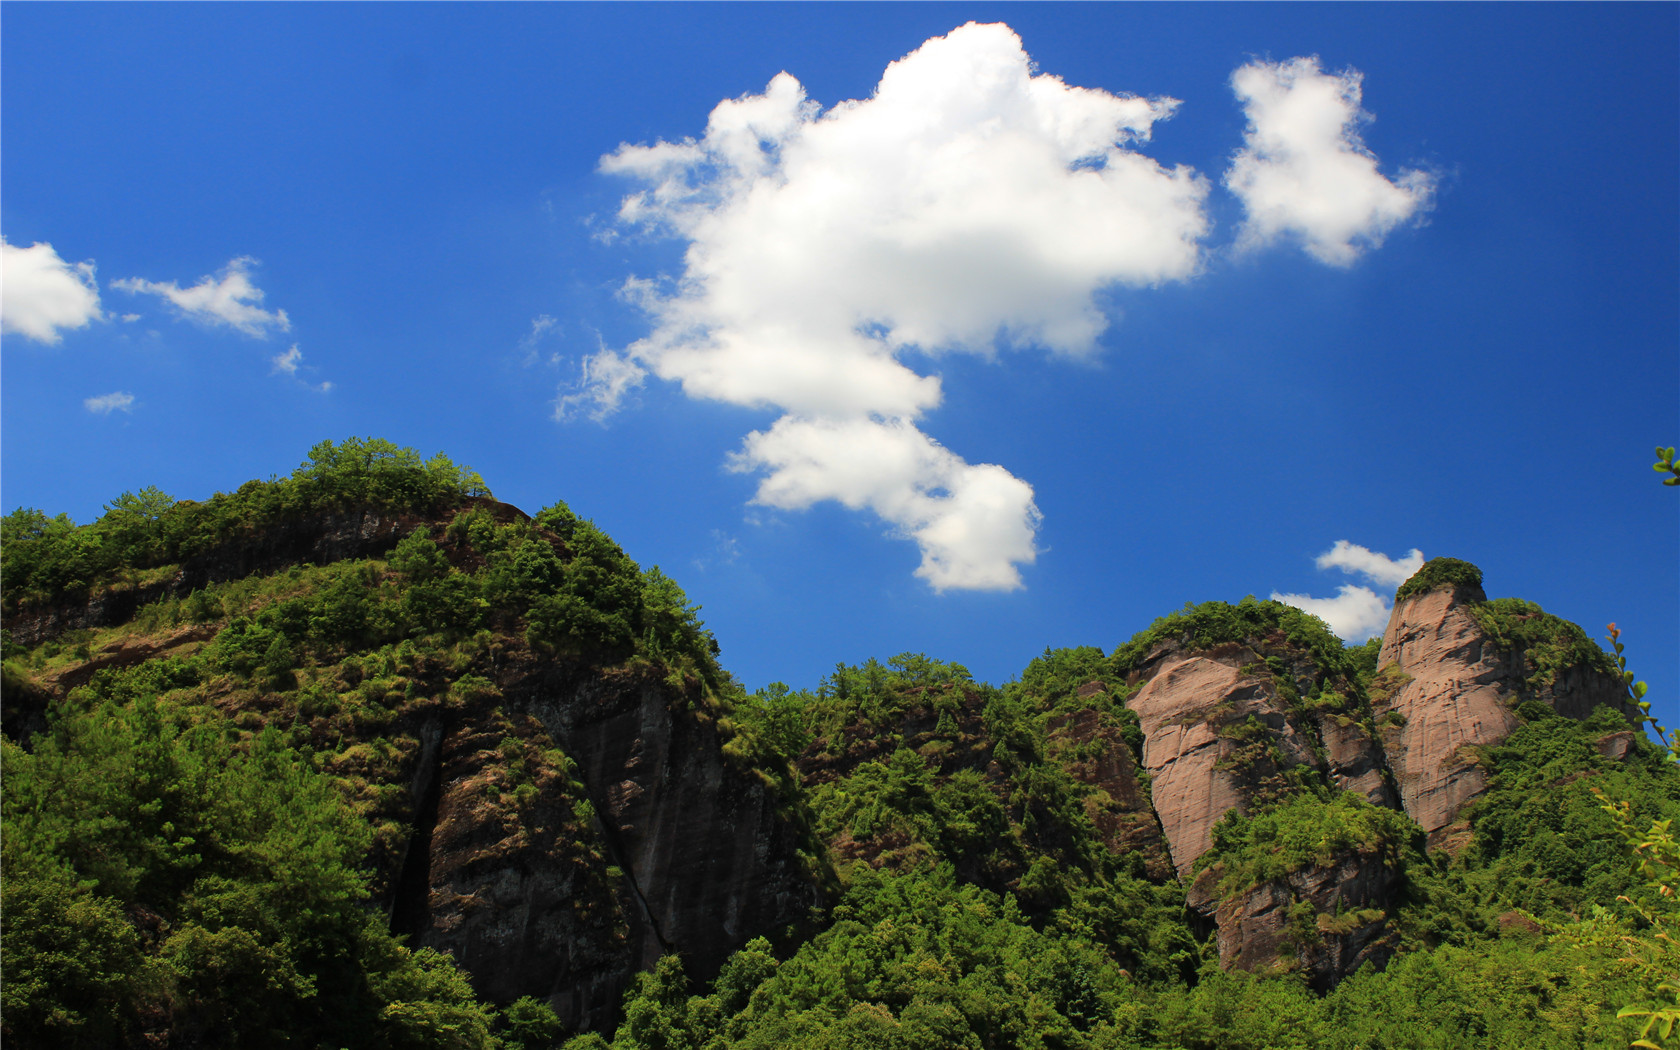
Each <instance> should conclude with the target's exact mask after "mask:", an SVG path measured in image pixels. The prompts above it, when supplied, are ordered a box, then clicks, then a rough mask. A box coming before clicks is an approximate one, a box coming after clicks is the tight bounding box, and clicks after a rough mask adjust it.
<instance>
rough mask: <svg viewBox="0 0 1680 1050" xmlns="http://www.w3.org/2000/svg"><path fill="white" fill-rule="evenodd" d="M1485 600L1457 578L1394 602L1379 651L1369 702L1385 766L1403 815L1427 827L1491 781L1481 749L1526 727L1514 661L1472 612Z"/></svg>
mask: <svg viewBox="0 0 1680 1050" xmlns="http://www.w3.org/2000/svg"><path fill="white" fill-rule="evenodd" d="M1483 600H1485V596H1484V595H1483V593H1482V590H1481V588H1479V587H1475V586H1463V585H1460V586H1447V587H1441V588H1438V589H1436V590H1433V591H1428V592H1426V593H1424V594H1419V595H1415V596H1413V597H1410V598H1408V599H1406V600H1405V601H1402V602H1400V603H1398V604H1396V605H1395V607H1394V612H1393V614H1392V615H1391V616H1390V618H1389V622H1388V630H1387V631H1385V632H1384V633H1383V643H1382V652H1381V655H1379V656H1378V658H1377V666H1378V669H1379V673H1378V675H1377V678H1376V679H1375V680H1374V681H1373V682H1372V686H1371V707H1372V710H1373V711H1374V712H1375V713H1376V715H1377V719H1378V723H1379V724H1380V725H1382V726H1383V745H1384V749H1385V750H1386V751H1387V753H1388V763H1389V768H1391V769H1392V770H1393V771H1394V779H1395V784H1396V786H1397V787H1398V788H1399V790H1400V801H1401V804H1402V805H1403V806H1404V807H1405V809H1406V813H1407V815H1408V816H1410V817H1411V818H1412V819H1413V820H1415V821H1417V822H1418V824H1419V825H1421V826H1422V827H1423V830H1424V831H1426V832H1429V833H1431V834H1434V833H1436V832H1439V831H1440V830H1441V829H1443V828H1445V827H1446V826H1447V825H1448V824H1450V823H1452V820H1453V817H1455V816H1456V815H1457V814H1458V811H1459V810H1460V809H1461V808H1463V806H1464V804H1465V803H1467V802H1469V801H1470V800H1471V799H1474V798H1476V797H1477V796H1478V795H1480V794H1481V793H1482V792H1483V791H1484V790H1485V789H1486V788H1487V774H1486V773H1485V772H1484V771H1483V769H1482V767H1481V766H1480V765H1479V764H1478V763H1477V757H1476V748H1478V747H1485V746H1488V745H1491V744H1496V743H1498V742H1499V741H1501V740H1504V739H1505V738H1506V737H1507V736H1509V735H1510V734H1511V732H1512V730H1514V729H1516V728H1517V726H1519V725H1521V724H1522V721H1521V719H1519V718H1518V717H1517V716H1516V714H1515V713H1513V712H1512V711H1511V709H1510V707H1509V706H1508V704H1507V702H1506V689H1505V686H1506V680H1507V678H1508V661H1507V660H1506V659H1505V658H1504V654H1503V653H1500V652H1498V651H1496V650H1494V649H1493V648H1492V647H1490V646H1488V645H1487V639H1486V637H1485V636H1484V634H1483V632H1482V629H1481V626H1480V625H1479V624H1477V622H1476V618H1475V617H1474V616H1473V615H1472V614H1471V611H1470V610H1471V605H1472V603H1474V602H1479V601H1483ZM1393 716H1398V717H1393ZM1396 722H1398V723H1399V724H1395V723H1396Z"/></svg>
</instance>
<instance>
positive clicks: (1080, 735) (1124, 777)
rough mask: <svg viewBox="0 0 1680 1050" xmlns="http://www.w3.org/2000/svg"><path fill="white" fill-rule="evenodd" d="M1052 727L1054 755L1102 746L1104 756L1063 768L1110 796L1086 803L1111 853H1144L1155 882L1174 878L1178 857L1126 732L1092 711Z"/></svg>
mask: <svg viewBox="0 0 1680 1050" xmlns="http://www.w3.org/2000/svg"><path fill="white" fill-rule="evenodd" d="M1093 684H1097V683H1093ZM1098 688H1099V689H1100V688H1101V686H1100V685H1098ZM1082 695H1084V694H1082ZM1046 728H1047V729H1048V730H1049V739H1050V747H1051V754H1052V756H1054V757H1059V756H1058V755H1057V752H1058V751H1060V750H1062V749H1064V748H1075V747H1079V746H1080V745H1089V744H1090V743H1092V742H1093V741H1101V742H1102V745H1103V746H1102V750H1101V753H1100V754H1099V755H1097V756H1096V757H1094V758H1086V759H1082V760H1078V761H1063V768H1065V769H1066V770H1067V771H1068V773H1069V774H1070V775H1071V776H1072V777H1073V778H1074V779H1075V780H1078V781H1080V782H1081V783H1084V784H1089V785H1091V786H1092V787H1095V788H1100V789H1102V792H1103V795H1106V796H1107V800H1106V801H1101V798H1102V796H1092V797H1089V798H1087V799H1086V802H1085V812H1086V815H1087V816H1089V817H1090V818H1091V826H1092V827H1093V828H1095V829H1096V832H1097V834H1098V835H1099V836H1100V837H1101V838H1102V841H1103V845H1105V846H1107V847H1108V849H1109V851H1110V852H1111V853H1115V854H1127V853H1138V854H1140V855H1141V856H1142V857H1143V858H1144V861H1143V864H1144V872H1145V873H1146V874H1147V875H1148V876H1149V877H1150V878H1152V879H1160V880H1163V881H1165V880H1167V879H1170V878H1172V875H1173V864H1172V858H1171V856H1170V855H1169V854H1168V852H1167V845H1166V842H1165V841H1164V840H1163V839H1162V837H1161V825H1160V822H1159V821H1157V820H1156V819H1155V811H1154V808H1153V807H1152V806H1151V805H1150V799H1149V796H1148V794H1147V793H1146V792H1145V791H1144V788H1143V785H1142V784H1141V783H1140V782H1139V779H1138V775H1137V766H1136V764H1135V763H1134V762H1133V761H1132V749H1131V748H1130V747H1129V746H1127V744H1126V739H1125V737H1124V736H1123V735H1122V734H1121V732H1120V730H1119V729H1118V728H1116V727H1114V726H1110V725H1105V724H1104V720H1103V716H1102V715H1101V714H1100V713H1098V712H1096V711H1091V710H1086V711H1079V712H1076V713H1074V714H1070V715H1058V716H1057V717H1055V718H1052V719H1051V720H1050V722H1049V724H1048V726H1047V727H1046Z"/></svg>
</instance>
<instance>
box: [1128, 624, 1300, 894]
mask: <svg viewBox="0 0 1680 1050" xmlns="http://www.w3.org/2000/svg"><path fill="white" fill-rule="evenodd" d="M1256 659H1257V658H1256V657H1255V655H1254V653H1253V652H1252V651H1250V650H1249V649H1247V648H1245V647H1243V646H1240V645H1229V646H1221V647H1219V648H1218V649H1216V650H1213V651H1212V652H1210V653H1209V654H1207V655H1199V656H1192V657H1190V658H1188V659H1184V660H1179V661H1177V662H1175V663H1168V664H1165V665H1163V666H1162V667H1161V669H1160V671H1159V672H1158V673H1157V674H1156V675H1155V676H1154V677H1153V678H1151V679H1150V680H1149V683H1148V684H1147V685H1145V686H1144V687H1143V689H1142V690H1141V691H1139V692H1138V694H1137V695H1136V696H1134V697H1132V699H1131V700H1130V701H1129V702H1128V704H1127V706H1129V707H1130V708H1131V709H1132V710H1133V711H1134V712H1136V713H1137V716H1138V720H1139V722H1140V723H1141V724H1142V728H1143V733H1144V744H1143V764H1144V765H1145V766H1146V767H1147V768H1148V769H1149V772H1150V773H1151V774H1152V775H1153V780H1152V783H1151V794H1152V795H1153V798H1154V803H1155V813H1156V815H1157V816H1158V817H1159V818H1160V820H1161V829H1162V831H1164V832H1165V833H1166V836H1167V845H1168V847H1169V849H1170V850H1171V851H1172V859H1173V864H1174V865H1175V866H1176V867H1177V868H1178V872H1179V874H1180V875H1188V874H1189V872H1190V866H1191V865H1192V864H1193V863H1195V860H1196V858H1197V857H1199V856H1201V855H1202V854H1203V853H1205V852H1207V850H1208V847H1209V846H1211V845H1212V834H1213V826H1214V825H1215V824H1217V823H1218V822H1219V819H1220V818H1221V817H1223V816H1224V815H1225V813H1226V812H1227V811H1229V810H1231V809H1239V810H1242V811H1244V812H1246V811H1247V807H1248V806H1249V804H1250V803H1251V802H1253V801H1254V800H1255V799H1256V798H1257V797H1260V796H1261V795H1263V794H1265V793H1269V792H1271V791H1276V790H1279V789H1281V788H1282V787H1283V786H1284V785H1283V783H1282V782H1281V777H1280V775H1281V774H1282V772H1283V771H1284V770H1285V769H1287V768H1288V767H1290V766H1296V765H1314V764H1316V761H1317V760H1316V756H1315V755H1314V754H1313V751H1312V748H1311V746H1310V745H1309V743H1308V737H1307V735H1306V732H1305V728H1304V727H1303V726H1301V725H1299V724H1298V720H1297V719H1295V718H1292V717H1291V716H1290V714H1289V713H1288V712H1287V711H1286V710H1285V709H1284V706H1283V704H1282V703H1280V701H1279V699H1278V695H1277V690H1276V687H1275V685H1274V683H1273V681H1272V679H1271V676H1270V675H1269V674H1268V675H1261V674H1244V673H1243V670H1242V669H1243V668H1244V667H1252V666H1253V665H1254V662H1255V660H1256Z"/></svg>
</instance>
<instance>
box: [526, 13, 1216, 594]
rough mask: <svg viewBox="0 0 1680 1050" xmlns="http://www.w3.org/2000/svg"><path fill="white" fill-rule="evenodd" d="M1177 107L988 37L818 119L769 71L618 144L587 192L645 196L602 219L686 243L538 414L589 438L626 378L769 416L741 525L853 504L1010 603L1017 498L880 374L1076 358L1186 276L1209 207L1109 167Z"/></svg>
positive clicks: (901, 71)
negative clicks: (773, 414)
mask: <svg viewBox="0 0 1680 1050" xmlns="http://www.w3.org/2000/svg"><path fill="white" fill-rule="evenodd" d="M1177 104H1178V103H1177V102H1176V101H1175V100H1172V99H1167V98H1155V99H1145V98H1137V97H1131V96H1119V95H1113V94H1109V93H1108V92H1106V91H1101V90H1093V89H1086V88H1078V87H1070V86H1068V85H1067V84H1065V83H1063V82H1062V81H1061V80H1060V79H1058V78H1056V77H1054V76H1050V75H1043V74H1041V75H1034V73H1033V67H1032V63H1031V60H1030V59H1029V58H1028V56H1027V54H1026V52H1025V51H1024V50H1023V49H1022V46H1021V41H1020V38H1019V37H1017V36H1016V35H1015V34H1014V33H1013V32H1012V31H1011V30H1010V29H1009V28H1008V27H1007V26H1002V25H975V24H972V23H971V24H969V25H966V26H964V27H962V28H960V29H957V30H954V31H953V32H951V33H950V34H949V35H947V36H944V37H938V38H935V39H932V40H929V41H927V42H926V43H925V44H923V45H922V46H921V47H920V48H918V49H917V50H916V51H915V52H913V53H912V54H910V55H908V56H906V57H905V58H902V59H900V60H899V61H897V62H894V63H892V64H891V65H890V66H889V67H888V68H887V70H886V71H885V73H884V74H883V75H882V78H881V81H880V84H879V86H878V87H877V88H876V91H875V93H874V95H872V96H871V97H870V98H868V99H863V100H859V101H852V102H842V103H840V104H839V105H836V106H834V107H832V108H831V109H829V110H828V111H827V112H822V111H821V110H820V107H819V106H818V105H817V104H816V103H814V102H811V101H809V100H808V99H806V97H805V92H804V89H803V88H802V87H801V86H800V84H799V82H798V81H797V80H795V79H794V78H793V77H792V76H789V75H788V74H786V73H782V74H778V75H777V76H776V77H775V78H774V79H773V80H771V82H770V84H769V86H768V87H767V88H766V89H765V91H764V93H763V94H760V95H747V96H743V97H741V98H738V99H732V100H725V101H723V102H721V103H719V104H718V105H717V107H716V108H714V109H713V111H712V113H711V117H710V119H709V121H708V123H707V126H706V131H705V134H704V135H703V136H702V137H701V138H699V139H698V140H696V139H686V140H684V141H682V142H675V143H673V142H656V143H654V144H653V145H640V146H633V145H624V146H621V147H620V148H619V149H618V150H617V151H615V152H614V153H612V154H610V155H608V156H606V157H604V158H602V161H601V169H602V170H603V171H605V172H609V173H614V174H619V175H623V176H627V177H629V178H632V179H635V180H637V181H638V182H640V183H641V184H642V186H643V188H642V189H640V190H639V191H637V192H635V193H633V194H631V195H630V196H629V197H627V198H625V200H624V202H623V204H622V207H621V208H620V210H619V220H620V222H621V223H623V224H625V225H629V226H641V227H643V228H646V229H649V230H651V231H654V232H659V233H664V234H669V235H674V236H677V237H680V238H682V239H685V240H687V241H688V242H689V245H688V251H687V254H686V256H685V270H684V272H683V273H682V275H681V276H680V277H678V278H676V279H674V280H671V279H664V280H660V281H649V280H638V279H633V280H632V281H630V282H628V283H627V284H626V287H625V295H626V297H627V298H630V299H631V300H632V301H635V302H637V303H638V305H640V306H641V307H642V309H644V310H645V311H646V312H647V313H648V314H649V316H650V317H651V318H652V320H653V331H652V332H651V334H650V335H648V336H647V337H646V338H645V339H641V340H639V341H637V342H635V343H633V344H631V345H630V346H629V347H627V348H626V349H625V350H624V351H623V352H622V353H613V352H611V351H606V350H603V351H602V353H600V354H597V355H595V356H593V357H591V358H590V359H588V361H586V363H585V369H586V374H585V377H584V379H585V382H584V385H583V387H582V388H581V390H580V391H579V392H577V393H573V394H570V395H567V396H564V397H562V398H561V399H560V402H559V404H558V405H557V415H564V414H566V412H567V410H568V409H569V408H576V407H581V406H583V405H591V406H593V411H592V412H591V414H592V415H595V416H597V417H600V416H604V415H605V414H607V413H609V412H611V411H612V410H613V409H614V408H615V407H616V406H617V405H618V404H619V403H620V402H621V400H622V398H623V396H624V394H625V392H626V391H628V390H629V389H631V388H632V387H633V386H635V385H637V384H639V383H640V382H641V381H642V378H643V376H644V375H645V374H647V373H649V372H651V373H652V374H654V375H655V376H657V377H659V378H661V379H666V380H670V381H674V382H677V383H680V384H681V385H682V388H683V390H684V392H686V393H687V394H688V395H689V396H691V397H697V398H707V399H712V400H718V401H725V402H729V403H733V404H740V405H750V406H760V407H773V408H776V409H779V410H781V411H782V412H783V413H785V415H784V416H783V417H782V418H781V419H780V420H778V421H777V422H776V423H775V424H774V425H773V426H772V427H771V428H770V429H769V430H768V431H767V432H760V433H754V434H752V435H750V436H749V437H748V438H747V439H746V441H745V444H744V445H743V448H742V451H741V452H740V453H739V454H738V455H737V456H736V458H735V460H734V463H735V465H736V467H737V468H738V469H743V470H752V471H765V472H767V473H766V476H765V477H764V479H763V482H762V484H761V485H760V487H759V491H758V496H757V501H758V502H760V503H764V504H769V505H772V506H777V507H790V508H791V507H803V506H809V505H810V504H811V503H813V502H816V501H818V500H826V499H835V500H839V501H841V502H843V503H845V504H846V505H847V506H851V507H858V508H864V507H867V508H868V509H870V510H872V511H874V512H875V513H876V514H879V515H880V516H881V517H882V518H884V519H885V520H887V521H888V522H891V523H892V524H894V525H895V526H897V527H898V528H899V529H900V530H902V531H903V532H904V533H905V534H906V535H908V536H911V537H913V538H914V539H915V540H916V541H917V543H918V544H919V545H920V547H921V550H922V565H921V568H920V569H918V570H917V574H918V575H920V576H922V577H923V578H924V579H926V580H928V582H929V583H930V584H932V585H933V586H934V587H935V588H938V589H946V588H975V589H1011V588H1015V587H1018V586H1020V584H1021V581H1020V573H1019V571H1018V568H1017V566H1018V565H1021V564H1026V563H1030V562H1031V561H1032V559H1033V556H1034V546H1033V536H1034V534H1035V531H1036V528H1037V523H1038V514H1037V511H1036V509H1034V507H1033V501H1032V488H1031V486H1029V485H1028V484H1027V483H1026V482H1024V481H1021V480H1019V479H1017V478H1015V477H1013V476H1011V475H1010V474H1009V473H1008V472H1007V471H1006V470H1004V468H1002V467H1000V466H995V465H990V464H985V465H979V466H975V465H972V464H969V463H966V462H964V461H963V460H962V459H961V458H960V457H959V456H957V455H956V454H955V453H952V452H950V451H948V450H946V449H944V448H943V447H942V446H940V445H939V444H938V443H937V442H935V441H934V440H933V439H932V438H930V437H928V436H927V435H926V434H924V433H922V432H921V431H920V430H919V429H917V427H916V424H915V421H916V420H917V419H919V418H920V417H921V416H922V415H923V414H924V413H925V412H927V411H928V410H930V409H932V408H934V407H936V406H937V405H939V403H940V401H941V398H942V391H941V387H940V382H939V379H938V378H937V377H936V376H931V375H922V374H919V373H918V372H916V371H914V370H912V369H911V368H910V367H908V366H907V365H906V364H904V363H903V362H902V361H901V360H900V359H899V358H900V355H901V354H902V353H904V352H905V351H907V350H910V349H918V350H921V351H927V352H938V351H956V350H962V351H969V352H977V353H990V352H992V350H993V348H994V346H996V345H1004V346H1015V345H1036V346H1041V347H1044V348H1046V349H1048V350H1051V351H1053V352H1056V353H1061V354H1068V355H1084V354H1090V353H1092V352H1094V351H1095V349H1096V341H1097V338H1098V336H1099V335H1101V333H1102V332H1103V331H1104V329H1105V328H1106V327H1107V324H1108V320H1107V318H1106V317H1105V316H1104V314H1103V313H1102V311H1101V310H1100V309H1099V308H1098V307H1097V305H1096V304H1095V302H1094V299H1093V297H1094V295H1095V293H1097V292H1098V291H1099V290H1101V289H1103V288H1105V287H1108V286H1112V285H1116V284H1124V285H1134V286H1138V285H1152V284H1158V283H1161V282H1164V281H1173V280H1182V279H1186V278H1188V277H1191V276H1193V275H1194V274H1195V272H1196V271H1197V268H1198V266H1199V264H1200V261H1201V248H1200V244H1201V239H1202V238H1203V236H1204V235H1205V234H1206V232H1207V230H1208V221H1207V218H1206V216H1205V214H1204V210H1203V202H1204V198H1205V196H1206V193H1207V184H1206V182H1205V181H1204V180H1203V179H1201V178H1200V177H1199V176H1197V175H1196V174H1195V173H1194V172H1192V171H1191V170H1189V169H1188V168H1184V167H1177V168H1170V169H1169V168H1165V167H1163V166H1161V165H1160V164H1158V163H1156V162H1155V161H1153V160H1151V159H1149V158H1148V157H1145V156H1143V155H1142V154H1140V153H1138V152H1136V151H1135V150H1134V149H1133V148H1132V147H1134V146H1135V145H1137V144H1138V143H1142V142H1145V141H1147V140H1148V138H1149V134H1150V129H1151V127H1152V126H1153V124H1154V123H1155V122H1156V121H1158V120H1163V119H1165V118H1167V117H1168V116H1170V115H1171V113H1172V111H1173V110H1174V108H1175V107H1176V106H1177Z"/></svg>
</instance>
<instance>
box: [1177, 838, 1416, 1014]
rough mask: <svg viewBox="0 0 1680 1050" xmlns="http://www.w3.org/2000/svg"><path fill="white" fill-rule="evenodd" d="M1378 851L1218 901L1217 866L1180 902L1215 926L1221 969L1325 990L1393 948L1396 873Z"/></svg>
mask: <svg viewBox="0 0 1680 1050" xmlns="http://www.w3.org/2000/svg"><path fill="white" fill-rule="evenodd" d="M1393 859H1394V858H1393V857H1391V856H1385V855H1383V854H1382V853H1380V852H1374V851H1373V852H1365V851H1349V852H1347V853H1344V854H1342V855H1341V856H1339V857H1337V858H1336V859H1335V860H1334V862H1333V863H1330V864H1326V865H1322V866H1319V867H1313V868H1307V869H1305V870H1302V871H1296V872H1291V873H1290V874H1288V875H1286V876H1284V877H1282V878H1279V879H1272V880H1269V881H1267V882H1262V883H1260V884H1258V885H1254V886H1249V887H1246V888H1242V889H1238V890H1236V891H1234V892H1232V893H1230V894H1227V895H1225V896H1223V897H1222V896H1220V895H1219V884H1220V881H1221V880H1222V879H1223V878H1224V876H1225V868H1224V866H1223V865H1222V864H1219V863H1214V864H1212V865H1210V866H1209V867H1207V868H1206V869H1204V870H1203V871H1202V873H1201V874H1200V875H1199V876H1197V878H1196V881H1195V883H1194V884H1192V886H1191V888H1190V892H1189V895H1188V897H1187V898H1186V903H1187V904H1188V905H1189V906H1190V907H1191V908H1193V909H1194V910H1196V911H1197V912H1199V913H1201V914H1203V915H1206V916H1209V917H1211V918H1213V919H1214V921H1215V922H1216V923H1217V924H1218V927H1219V932H1218V945H1219V964H1220V966H1222V967H1223V968H1225V969H1227V970H1231V969H1238V970H1252V971H1260V972H1269V971H1278V970H1305V971H1307V974H1308V978H1309V980H1310V982H1311V983H1312V986H1313V987H1314V988H1315V989H1317V990H1319V991H1327V990H1328V989H1330V988H1332V987H1334V986H1335V985H1336V984H1337V982H1339V981H1341V980H1342V979H1343V978H1344V977H1347V976H1348V975H1350V974H1352V973H1353V972H1354V971H1356V970H1358V969H1359V967H1360V966H1361V965H1363V964H1364V963H1365V962H1366V960H1370V961H1372V962H1374V963H1376V964H1377V965H1379V966H1380V965H1382V964H1383V963H1384V962H1386V961H1387V959H1388V956H1389V955H1390V954H1391V953H1392V952H1393V949H1394V936H1393V934H1392V931H1391V930H1390V929H1389V926H1388V909H1389V907H1390V905H1391V902H1392V900H1393V896H1394V893H1395V890H1396V889H1397V888H1398V885H1399V879H1400V869H1399V867H1398V865H1396V864H1395V863H1393Z"/></svg>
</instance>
